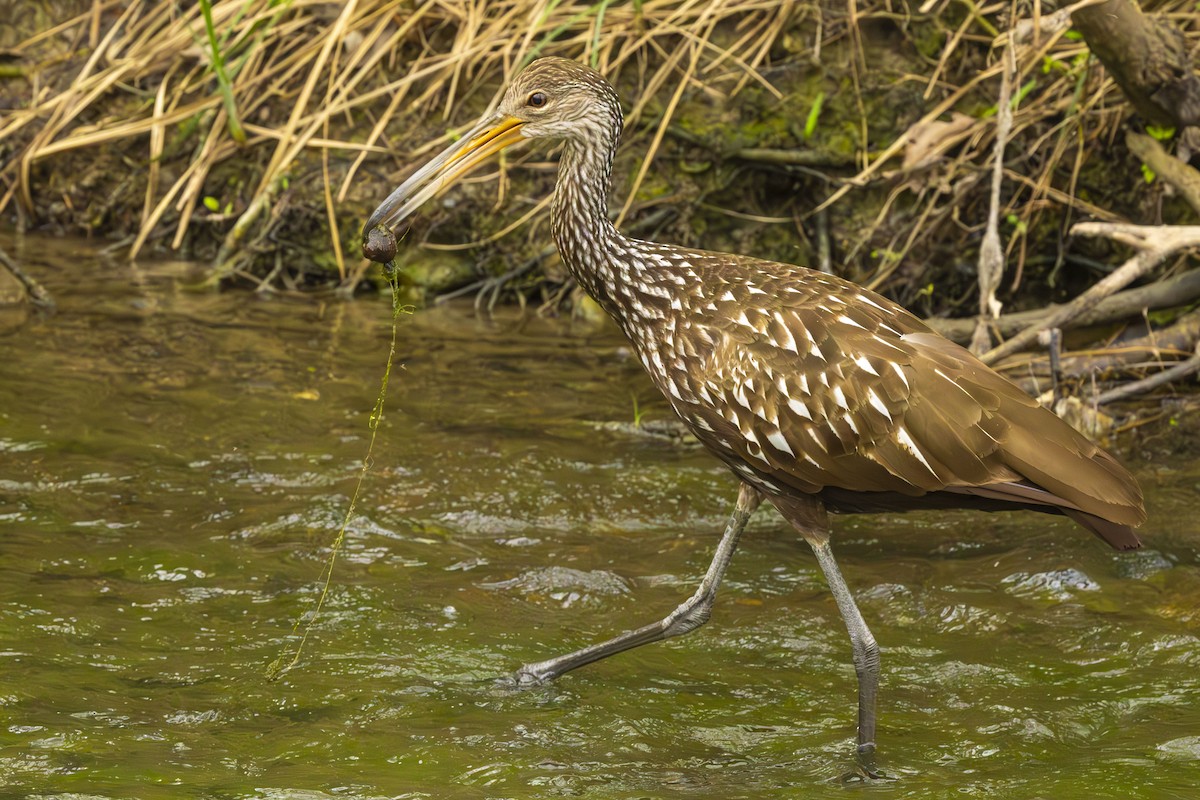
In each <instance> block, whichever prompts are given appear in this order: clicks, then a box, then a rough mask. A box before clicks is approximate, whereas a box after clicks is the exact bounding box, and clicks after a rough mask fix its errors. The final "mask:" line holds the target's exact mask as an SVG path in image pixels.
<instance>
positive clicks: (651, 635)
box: [516, 483, 762, 683]
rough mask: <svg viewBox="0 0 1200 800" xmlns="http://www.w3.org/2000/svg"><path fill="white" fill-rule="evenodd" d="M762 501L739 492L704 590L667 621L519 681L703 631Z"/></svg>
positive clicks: (530, 667)
mask: <svg viewBox="0 0 1200 800" xmlns="http://www.w3.org/2000/svg"><path fill="white" fill-rule="evenodd" d="M761 501H762V496H761V495H760V494H759V493H758V491H757V490H755V489H753V488H751V487H750V486H748V485H746V484H744V483H743V484H742V487H741V490H740V491H739V492H738V499H737V505H736V506H735V507H734V509H733V516H732V517H730V519H729V524H728V525H727V526H726V527H725V534H724V535H723V536H722V537H721V542H720V544H718V545H717V552H716V554H715V555H714V556H713V560H712V563H711V564H709V565H708V572H707V573H706V574H705V575H704V580H702V581H700V586H699V588H697V589H696V592H695V594H693V595H692V596H691V597H689V598H688V599H687V600H685V601H684V602H683V603H682V604H681V605H680V606H679V607H678V608H676V609H675V610H674V611H672V612H671V613H670V614H668V615H667V616H666V617H664V618H663V619H661V620H659V621H658V622H652V623H650V624H649V625H645V626H643V627H641V628H638V629H637V630H633V631H626V632H625V633H622V634H621V635H620V636H614V637H613V638H612V639H609V640H608V641H606V642H601V643H599V644H594V645H591V646H590V647H585V648H583V649H582V650H576V651H575V652H574V653H567V654H566V655H563V656H558V657H557V658H551V659H549V660H547V661H538V662H537V663H534V664H526V665H525V666H523V667H521V668H520V669H519V670H517V674H516V679H517V681H518V682H520V683H540V682H541V681H547V680H551V679H553V678H557V677H558V676H559V675H562V674H563V673H564V672H570V671H571V670H573V669H576V668H578V667H582V666H583V665H584V664H590V663H592V662H593V661H599V660H600V659H602V658H608V657H609V656H611V655H616V654H617V653H621V652H624V651H625V650H632V649H633V648H635V647H641V646H642V645H644V644H651V643H652V642H660V641H662V640H663V639H669V638H670V637H672V636H679V635H681V634H684V633H689V632H691V631H694V630H695V629H696V628H699V627H700V626H701V625H703V624H704V623H705V622H707V621H708V617H709V615H710V614H711V613H712V607H713V601H714V600H715V599H716V597H717V587H719V586H720V585H721V579H722V578H723V577H725V568H726V567H728V566H729V560H730V559H731V558H732V557H733V551H734V550H736V549H737V543H738V538H739V537H740V536H741V535H742V531H743V530H744V529H745V528H746V522H747V521H748V520H749V519H750V515H751V514H753V513H754V509H756V508H757V507H758V504H759V503H760V502H761Z"/></svg>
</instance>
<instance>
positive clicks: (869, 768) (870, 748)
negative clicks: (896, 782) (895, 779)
mask: <svg viewBox="0 0 1200 800" xmlns="http://www.w3.org/2000/svg"><path fill="white" fill-rule="evenodd" d="M887 780H892V778H889V777H888V776H887V775H885V774H884V773H883V772H881V771H880V770H879V767H877V766H876V765H875V745H874V744H873V743H872V744H860V745H859V746H858V751H857V752H856V753H855V766H854V769H853V770H851V771H850V772H847V773H846V774H845V775H843V776H842V783H866V782H869V781H887Z"/></svg>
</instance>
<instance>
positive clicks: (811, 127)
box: [804, 92, 825, 139]
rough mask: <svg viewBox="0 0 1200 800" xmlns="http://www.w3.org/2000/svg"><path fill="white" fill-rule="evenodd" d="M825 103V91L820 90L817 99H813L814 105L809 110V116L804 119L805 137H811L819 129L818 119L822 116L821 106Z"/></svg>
mask: <svg viewBox="0 0 1200 800" xmlns="http://www.w3.org/2000/svg"><path fill="white" fill-rule="evenodd" d="M824 104H825V93H824V92H818V93H817V99H816V100H813V107H812V108H810V109H809V111H808V118H807V119H806V120H804V138H805V139H811V138H812V135H813V133H815V132H816V130H817V119H818V118H819V117H820V116H821V106H823V105H824Z"/></svg>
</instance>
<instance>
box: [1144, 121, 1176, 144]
mask: <svg viewBox="0 0 1200 800" xmlns="http://www.w3.org/2000/svg"><path fill="white" fill-rule="evenodd" d="M1146 133H1148V134H1150V136H1151V138H1154V139H1157V140H1158V141H1160V142H1169V141H1170V140H1171V137H1172V136H1174V135H1175V128H1173V127H1163V126H1159V125H1147V126H1146Z"/></svg>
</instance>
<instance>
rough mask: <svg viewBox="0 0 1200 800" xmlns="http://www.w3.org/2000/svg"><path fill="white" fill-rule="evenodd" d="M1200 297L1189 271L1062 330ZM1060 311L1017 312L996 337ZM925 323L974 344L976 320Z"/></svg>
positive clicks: (1127, 294) (1111, 300)
mask: <svg viewBox="0 0 1200 800" xmlns="http://www.w3.org/2000/svg"><path fill="white" fill-rule="evenodd" d="M1198 297H1200V269H1193V270H1188V271H1187V272H1184V273H1181V274H1179V275H1176V276H1174V277H1172V278H1167V279H1165V280H1161V281H1156V282H1155V283H1151V284H1147V285H1146V286H1138V287H1137V288H1135V289H1126V290H1125V291H1122V292H1116V293H1114V294H1112V295H1110V296H1108V297H1106V298H1104V299H1103V300H1101V301H1100V302H1099V303H1097V304H1096V305H1095V306H1093V307H1092V308H1091V309H1089V310H1087V311H1084V312H1083V313H1081V314H1079V316H1077V317H1075V318H1074V319H1072V320H1071V321H1070V323H1068V324H1066V325H1064V326H1062V327H1063V328H1064V329H1065V330H1072V329H1074V328H1085V327H1087V326H1089V325H1103V324H1105V323H1107V322H1113V321H1114V320H1118V319H1125V318H1126V317H1133V316H1137V315H1139V314H1141V313H1142V311H1143V310H1150V311H1157V310H1158V309H1160V308H1172V307H1174V306H1182V305H1186V304H1187V303H1191V302H1192V301H1194V300H1195V299H1196V298H1198ZM1060 308H1062V306H1060V305H1050V306H1046V307H1045V308H1036V309H1031V310H1029V311H1017V312H1014V313H1012V314H1004V315H1002V316H1000V317H997V318H996V319H994V320H992V321H991V322H990V323H989V324H990V325H991V326H992V333H993V334H994V335H997V336H1001V337H1006V336H1013V335H1014V334H1016V333H1019V332H1020V331H1021V330H1023V329H1025V328H1028V327H1030V326H1033V325H1038V324H1039V323H1040V322H1041V321H1042V320H1045V319H1048V318H1049V317H1050V316H1051V315H1052V314H1054V313H1055V312H1056V311H1057V310H1058V309H1060ZM925 323H926V324H927V325H928V326H929V327H931V328H933V329H934V330H935V331H937V332H938V333H940V334H941V335H942V336H945V337H946V338H947V339H950V340H951V341H955V342H958V343H959V344H966V343H967V342H968V341H970V339H971V332H972V331H973V330H974V328H975V319H974V318H973V317H967V318H962V319H941V318H936V317H935V318H931V319H927V320H925Z"/></svg>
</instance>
